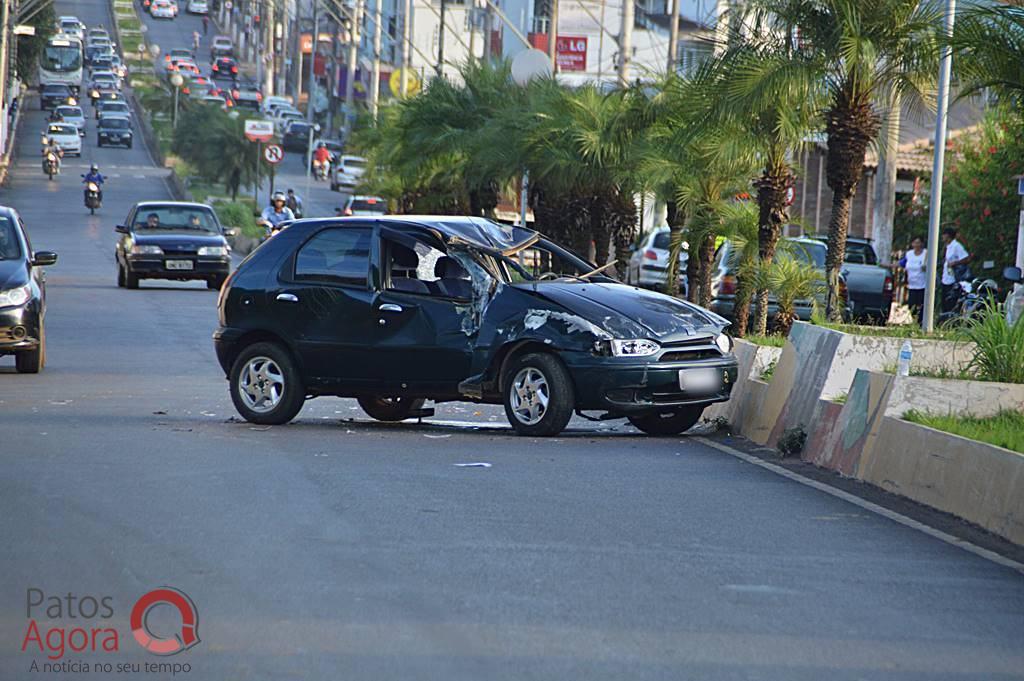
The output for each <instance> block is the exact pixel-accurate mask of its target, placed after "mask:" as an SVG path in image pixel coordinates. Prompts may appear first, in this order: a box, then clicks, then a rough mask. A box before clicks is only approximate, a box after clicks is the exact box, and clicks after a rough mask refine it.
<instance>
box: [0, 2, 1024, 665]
mask: <svg viewBox="0 0 1024 681" xmlns="http://www.w3.org/2000/svg"><path fill="white" fill-rule="evenodd" d="M71 11H74V12H76V13H78V14H79V15H80V16H82V18H83V19H85V20H86V21H87V22H88V23H89V24H90V25H92V24H95V23H97V22H100V21H103V22H106V20H107V19H106V10H105V8H104V5H102V4H101V3H100V2H99V1H98V0H85V1H83V2H78V3H75V5H74V9H73V10H72V9H71V8H70V4H69V3H66V2H58V14H63V13H70V12H71ZM178 21H181V19H179V20H178ZM168 26H173V24H168ZM37 106H38V104H37V103H36V102H28V103H26V108H27V109H30V110H26V112H25V113H26V118H25V120H24V122H23V127H22V130H21V134H20V135H19V151H18V161H17V165H16V167H15V168H14V171H13V173H12V175H11V179H10V182H9V185H8V186H7V187H6V188H4V189H3V190H2V191H0V201H3V202H4V203H7V204H10V205H13V206H15V207H16V208H17V209H18V210H19V211H20V212H21V213H22V215H23V217H24V219H25V221H26V223H27V225H28V228H29V230H30V234H31V238H32V242H33V245H34V246H35V248H37V249H40V250H41V249H52V250H55V251H58V252H59V254H60V262H59V263H58V264H57V265H56V266H55V267H53V268H51V269H50V271H49V278H48V284H49V289H48V291H49V315H48V318H47V339H48V342H49V348H48V361H49V363H48V366H47V367H46V369H45V371H44V372H43V373H42V374H40V375H38V376H25V375H18V374H15V373H14V369H13V361H12V360H11V359H10V358H3V359H0V461H2V464H3V475H2V477H0V518H2V522H0V622H2V626H0V679H2V680H6V679H12V680H13V679H26V678H34V676H33V673H32V672H30V665H31V664H32V662H33V660H35V661H36V662H38V663H39V664H40V669H41V668H42V667H41V665H42V664H43V662H45V661H46V656H45V655H44V654H40V653H39V650H38V647H36V646H35V644H33V643H31V642H30V643H28V645H27V648H28V649H27V650H26V651H24V652H23V651H22V646H23V644H24V642H25V635H26V630H27V627H28V622H29V620H28V618H27V615H28V612H27V604H26V599H27V595H28V589H30V588H37V589H41V590H43V592H44V593H45V594H46V595H61V596H64V595H65V594H68V593H69V592H70V593H72V594H73V595H74V596H76V598H78V599H81V598H82V596H84V595H91V596H93V597H96V598H101V597H104V596H109V597H110V603H111V605H112V610H113V611H114V612H113V617H112V618H110V620H109V623H108V620H95V619H94V620H89V619H85V620H83V619H82V618H81V617H78V618H77V619H74V620H72V619H70V617H69V615H68V613H66V612H65V613H63V615H64V617H63V618H60V619H59V618H57V617H55V616H54V615H55V614H56V613H54V614H51V615H50V616H47V613H46V612H43V611H41V610H40V609H39V608H37V609H36V610H35V611H33V615H34V617H35V618H36V619H37V620H38V623H39V626H40V627H42V628H43V629H44V631H45V630H46V629H48V628H50V627H60V626H64V627H68V628H70V627H72V626H75V625H82V624H85V625H86V626H115V627H117V628H118V629H119V630H120V632H121V638H120V648H119V650H118V652H116V653H104V652H102V650H100V651H98V652H89V651H86V652H81V653H79V652H70V651H66V653H65V655H64V658H63V659H64V660H76V661H85V662H89V663H91V664H95V663H96V662H104V661H108V662H113V663H114V664H117V663H124V662H134V663H139V664H142V663H144V662H147V661H148V662H167V663H179V664H180V663H188V664H189V665H190V669H191V671H190V672H189V673H188V674H185V675H184V676H185V678H194V679H210V680H217V681H229V680H234V679H238V680H246V681H253V680H260V679H268V680H274V681H280V680H281V679H309V680H314V679H315V680H317V681H319V680H322V679H438V680H444V681H451V680H459V679H466V680H474V681H475V680H479V679H510V680H517V681H518V680H523V679H552V680H555V679H557V680H563V679H580V680H591V679H615V680H621V679H631V680H633V679H636V680H641V679H709V680H715V681H719V680H729V679H787V680H788V679H807V680H809V681H818V680H820V679H826V678H827V679H830V680H836V679H922V680H924V679H927V680H929V681H934V680H935V679H950V680H952V679H956V680H958V681H960V680H963V679H979V680H982V679H983V680H985V681H991V680H994V679H1018V678H1024V578H1022V576H1021V574H1020V573H1018V572H1015V571H1013V570H1011V569H1009V568H1006V567H1001V566H999V565H996V564H994V563H991V562H988V561H986V560H984V559H983V558H980V557H978V556H975V555H973V554H970V553H967V552H965V551H962V550H960V549H958V548H956V547H953V546H950V545H948V544H946V543H943V542H941V541H938V540H937V539H934V538H932V537H930V536H928V535H925V534H922V533H919V532H917V531H914V530H912V529H909V528H907V527H905V526H903V525H900V524H897V523H894V522H892V521H891V520H887V519H885V518H882V517H880V516H876V515H874V514H872V513H870V512H868V511H866V510H863V509H861V508H859V507H856V506H853V505H850V504H848V503H846V502H844V501H841V500H839V499H836V498H835V497H832V496H829V495H826V494H824V493H822V492H821V491H818V490H815V489H812V488H809V487H806V486H802V485H800V484H798V483H796V482H794V481H792V480H789V479H786V478H782V477H778V476H775V475H773V474H772V473H770V472H768V471H766V470H764V469H762V468H759V467H756V466H752V465H750V464H749V463H745V462H743V461H740V460H738V459H736V458H733V457H730V456H728V455H725V454H723V453H721V452H719V451H716V450H714V449H712V448H710V447H708V446H706V445H705V444H703V443H702V442H700V441H698V440H697V439H695V438H694V437H692V436H691V437H676V438H664V439H652V438H648V437H644V436H640V435H638V434H637V433H636V432H635V431H633V430H632V429H631V428H628V427H626V426H622V425H617V424H615V423H611V424H603V425H601V426H599V427H598V426H595V425H594V424H590V423H587V422H575V421H574V422H573V424H572V427H571V428H570V430H569V431H567V432H566V433H565V434H564V435H563V436H562V437H559V438H557V439H553V440H530V439H524V438H519V437H514V436H512V435H511V434H510V433H509V431H508V430H507V428H505V427H504V419H503V416H502V415H501V414H500V411H499V410H497V409H495V408H492V407H484V408H480V407H476V406H473V405H468V404H455V405H442V406H441V408H440V409H439V417H438V419H434V420H435V421H441V423H440V424H439V425H428V424H426V423H424V424H418V423H403V424H397V425H381V424H375V423H373V422H371V421H370V420H369V419H368V418H367V417H365V416H364V415H363V414H362V413H361V412H360V411H359V410H358V408H357V407H356V406H355V404H354V402H352V401H349V400H334V399H321V400H316V401H314V402H313V403H311V404H309V405H308V406H307V407H306V409H305V410H304V411H303V412H302V413H301V415H300V418H299V419H298V421H297V422H295V423H294V424H292V425H289V426H285V427H276V428H265V427H255V426H251V425H249V424H246V423H242V422H239V421H238V420H237V419H235V418H234V412H233V409H232V407H231V404H230V400H229V398H228V393H227V384H226V382H225V381H224V379H223V376H222V375H221V373H220V371H219V368H218V366H217V364H216V361H215V358H214V354H213V348H212V343H211V340H210V333H211V332H212V330H213V329H214V327H215V324H216V315H215V309H214V303H215V298H216V294H215V293H213V292H210V291H207V290H206V289H205V287H204V286H203V285H202V284H168V283H159V282H144V283H143V285H142V288H141V289H140V290H138V291H128V290H124V289H118V288H117V287H116V286H115V267H114V259H113V250H114V232H113V226H114V224H115V223H117V222H118V221H119V220H120V219H122V218H123V217H124V216H125V215H126V214H127V211H128V209H129V206H130V205H131V204H132V202H134V201H137V200H142V199H158V198H165V197H167V195H168V192H167V187H166V186H165V185H164V183H163V180H162V172H161V171H158V170H157V169H155V168H153V167H152V163H151V162H150V160H149V158H148V157H147V155H146V152H145V151H144V150H143V149H141V148H136V149H134V150H131V151H125V150H114V149H103V150H95V149H94V147H93V140H94V136H93V135H89V136H87V140H88V146H87V149H86V154H85V158H84V159H83V161H82V162H81V163H80V164H79V163H78V162H77V161H75V160H74V159H72V160H71V161H70V162H68V163H67V164H66V165H65V171H64V174H63V175H61V176H59V177H58V178H57V179H56V180H55V181H54V182H52V183H50V182H47V181H46V179H45V177H44V176H43V175H42V172H41V170H40V168H39V160H38V147H37V143H38V138H37V135H36V131H37V130H38V129H40V128H41V127H42V120H43V119H42V114H41V113H40V112H39V111H38V110H36V109H37ZM90 159H94V160H96V161H98V162H99V163H100V165H101V167H102V168H103V169H104V170H105V171H106V172H107V173H109V175H110V177H111V180H110V182H109V184H108V185H107V187H106V203H105V205H104V206H103V209H102V210H101V212H100V214H99V215H97V216H95V217H90V216H89V215H88V213H87V211H86V210H85V209H84V208H83V206H82V197H81V191H80V187H79V183H78V177H77V175H78V173H79V172H82V171H83V168H76V167H75V166H76V164H78V165H82V166H84V165H85V163H87V162H88V160H90ZM468 462H487V463H490V464H492V467H491V468H462V467H458V466H456V465H455V464H458V463H468ZM161 585H169V586H173V587H176V588H178V589H180V590H182V591H183V592H185V593H187V594H188V595H189V596H190V597H191V599H192V601H193V603H194V604H195V607H196V609H197V610H198V613H199V637H200V639H201V642H200V643H199V644H198V645H197V646H196V647H195V648H193V649H191V650H189V651H186V652H184V653H182V654H179V655H176V656H173V657H167V658H159V657H154V656H152V655H150V654H149V653H146V652H143V651H142V650H141V648H139V647H138V645H137V644H136V643H135V641H134V640H132V637H131V635H130V633H129V626H128V612H129V610H130V609H131V607H132V604H133V603H134V602H135V601H136V599H138V598H139V596H140V595H142V594H143V593H144V592H146V591H147V590H149V589H151V588H154V587H157V586H161ZM175 621H176V620H175V618H174V617H172V616H171V613H170V609H169V607H168V606H159V607H158V608H156V609H155V610H154V611H153V616H152V617H151V622H150V624H151V628H152V630H153V631H154V633H155V634H157V635H161V636H164V635H169V634H170V632H171V631H172V630H173V626H174V622H175ZM69 674H71V672H69ZM74 675H75V676H76V678H77V677H82V678H96V679H100V678H103V679H109V678H111V677H112V676H113V675H112V674H103V673H100V674H96V673H91V674H74ZM124 676H126V677H130V676H133V675H132V674H130V673H129V674H125V675H124ZM148 676H150V677H153V678H172V677H171V674H169V673H153V674H149V675H148ZM179 676H181V675H179ZM175 678H177V677H175Z"/></svg>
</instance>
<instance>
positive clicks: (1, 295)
mask: <svg viewBox="0 0 1024 681" xmlns="http://www.w3.org/2000/svg"><path fill="white" fill-rule="evenodd" d="M31 297H32V286H31V285H30V284H25V285H24V286H19V287H18V288H11V289H7V290H6V291H0V307H12V306H17V305H24V304H25V303H27V302H28V299H29V298H31Z"/></svg>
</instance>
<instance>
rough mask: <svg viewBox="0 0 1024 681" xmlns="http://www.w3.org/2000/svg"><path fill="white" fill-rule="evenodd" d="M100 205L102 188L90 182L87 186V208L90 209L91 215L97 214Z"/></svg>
mask: <svg viewBox="0 0 1024 681" xmlns="http://www.w3.org/2000/svg"><path fill="white" fill-rule="evenodd" d="M100 203H101V201H100V186H99V185H98V184H96V183H95V182H89V183H88V184H87V185H86V186H85V207H86V208H88V209H89V215H95V214H96V209H97V208H99V207H100Z"/></svg>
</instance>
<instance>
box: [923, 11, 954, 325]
mask: <svg viewBox="0 0 1024 681" xmlns="http://www.w3.org/2000/svg"><path fill="white" fill-rule="evenodd" d="M955 16H956V0H947V1H946V20H945V31H946V33H945V34H946V37H949V36H952V35H953V20H954V17H955ZM952 68H953V49H952V48H951V47H950V46H949V45H948V44H947V45H946V46H945V47H943V48H942V64H941V66H940V67H939V98H938V106H937V107H936V109H937V110H938V113H937V115H936V120H935V160H934V163H933V166H932V196H931V203H930V204H929V206H928V257H927V259H926V262H927V265H928V269H927V274H926V277H925V285H924V310H923V311H922V312H923V314H922V319H921V321H922V322H923V323H922V326H923V327H924V330H925V332H926V333H930V332H931V331H933V330H934V328H935V278H936V275H937V274H938V272H937V271H936V269H937V268H936V265H937V264H938V258H939V218H940V216H941V213H942V175H943V172H944V171H945V162H946V118H947V114H948V113H949V72H950V71H951V70H952Z"/></svg>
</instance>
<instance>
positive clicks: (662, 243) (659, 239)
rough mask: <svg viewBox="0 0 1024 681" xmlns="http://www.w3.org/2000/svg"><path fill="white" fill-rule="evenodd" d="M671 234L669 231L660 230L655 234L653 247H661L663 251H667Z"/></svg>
mask: <svg viewBox="0 0 1024 681" xmlns="http://www.w3.org/2000/svg"><path fill="white" fill-rule="evenodd" d="M669 236H670V235H669V233H668V232H658V233H657V234H655V235H654V241H652V242H651V248H660V249H662V250H663V251H667V250H668V243H669Z"/></svg>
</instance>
